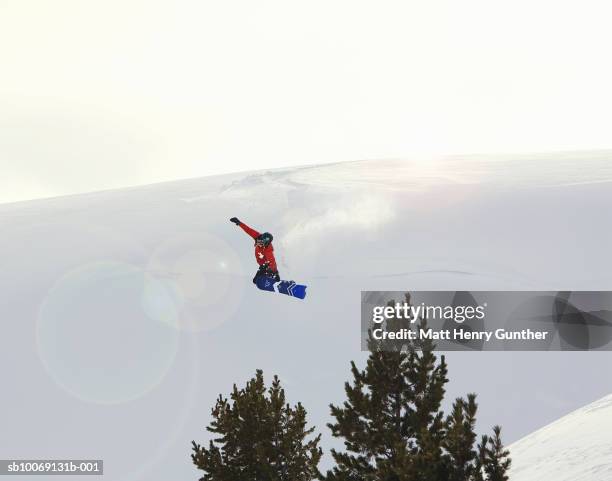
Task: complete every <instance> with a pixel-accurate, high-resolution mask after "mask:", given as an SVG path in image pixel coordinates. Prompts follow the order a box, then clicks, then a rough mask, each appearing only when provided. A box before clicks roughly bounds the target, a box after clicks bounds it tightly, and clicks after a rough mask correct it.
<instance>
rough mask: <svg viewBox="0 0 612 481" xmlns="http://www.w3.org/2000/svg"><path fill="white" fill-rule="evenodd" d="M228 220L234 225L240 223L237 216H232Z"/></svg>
mask: <svg viewBox="0 0 612 481" xmlns="http://www.w3.org/2000/svg"><path fill="white" fill-rule="evenodd" d="M230 222H233V223H234V224H236V225H240V221H239V220H238V217H232V218H231V219H230Z"/></svg>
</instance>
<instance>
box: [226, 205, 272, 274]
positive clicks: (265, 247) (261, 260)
mask: <svg viewBox="0 0 612 481" xmlns="http://www.w3.org/2000/svg"><path fill="white" fill-rule="evenodd" d="M230 222H233V223H234V224H236V225H237V226H238V227H240V228H241V229H242V230H243V231H245V232H246V233H247V234H248V235H250V236H251V237H252V238H253V239H255V260H256V261H257V264H258V265H259V269H258V270H257V273H256V274H255V277H253V283H254V284H257V279H259V278H260V277H262V276H263V277H267V278H269V279H272V280H274V281H276V282H278V281H280V275H279V273H278V268H277V267H276V259H274V247H272V240H273V236H272V234H270V233H269V232H264V233H263V234H260V233H259V232H257V231H256V230H255V229H252V228H250V227H249V226H248V225H246V224H245V223H243V222H240V220H238V218H237V217H232V218H231V219H230Z"/></svg>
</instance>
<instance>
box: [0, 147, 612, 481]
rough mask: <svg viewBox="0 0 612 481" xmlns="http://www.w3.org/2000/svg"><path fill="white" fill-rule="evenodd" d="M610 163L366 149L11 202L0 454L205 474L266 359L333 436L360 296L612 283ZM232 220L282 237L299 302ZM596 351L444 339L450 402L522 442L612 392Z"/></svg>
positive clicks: (152, 480) (3, 278)
mask: <svg viewBox="0 0 612 481" xmlns="http://www.w3.org/2000/svg"><path fill="white" fill-rule="evenodd" d="M609 158H610V153H609V152H599V153H589V154H580V155H578V154H567V155H560V154H555V155H553V156H548V157H546V156H540V157H538V156H535V157H533V156H525V157H522V158H502V159H497V160H496V161H495V162H492V163H491V162H488V160H489V159H486V158H478V157H474V158H459V159H447V160H441V161H423V162H419V161H406V162H404V161H391V160H390V161H364V162H352V163H341V164H334V165H324V166H318V167H307V168H299V169H284V170H274V171H261V172H251V173H241V174H235V175H229V176H221V177H211V178H202V179H193V180H186V181H180V182H171V183H164V184H157V185H151V186H146V187H139V188H133V189H122V190H116V191H107V192H97V193H92V194H87V195H78V196H70V197H62V198H55V199H47V200H40V201H32V202H23V203H16V204H6V205H0V293H1V295H0V313H1V314H2V319H1V326H2V333H1V335H0V378H1V379H3V382H4V385H3V389H2V399H1V400H0V404H1V406H2V408H3V409H1V410H0V452H2V453H3V457H4V458H5V459H6V458H11V457H13V458H24V459H29V458H53V457H55V458H59V459H65V458H71V457H73V458H79V457H80V458H103V459H104V460H105V461H106V469H105V475H106V476H107V477H108V479H112V480H113V481H124V480H126V481H128V480H129V481H134V480H139V479H147V480H148V481H158V480H159V481H162V480H164V481H165V480H167V479H197V473H196V472H195V471H194V469H193V467H192V465H191V462H190V459H189V446H190V442H191V440H192V439H196V440H198V441H201V442H204V441H205V440H206V436H207V435H206V433H205V431H204V429H203V428H204V426H205V424H206V423H208V421H209V408H210V407H211V406H212V404H213V403H214V401H215V399H216V397H217V395H218V394H219V393H227V392H228V391H229V390H230V389H231V386H232V384H233V383H234V382H236V383H240V384H242V383H243V382H244V381H245V380H246V379H248V378H249V377H250V376H252V375H253V373H254V372H255V369H257V368H262V369H263V370H264V372H265V373H266V375H267V377H268V378H270V377H271V376H272V375H273V374H278V375H279V376H280V378H281V380H282V381H283V383H284V385H285V386H286V388H287V394H288V397H289V399H290V400H292V401H293V400H294V401H297V400H300V401H302V402H303V403H304V405H305V406H306V408H307V409H308V412H309V419H310V421H311V422H312V424H314V425H316V426H317V427H318V429H319V430H320V432H322V433H323V442H324V448H326V449H327V448H329V447H330V445H332V444H333V440H331V439H330V436H329V432H328V431H327V430H326V428H325V423H326V422H328V421H329V408H328V405H329V403H330V402H335V403H337V402H341V400H342V398H343V384H344V382H345V381H346V380H347V379H348V376H349V361H350V360H356V361H357V362H358V363H360V362H363V360H364V358H365V354H364V353H362V352H360V350H359V349H360V338H359V335H360V332H359V315H360V308H359V299H360V291H361V290H366V289H379V290H387V289H392V290H417V289H459V290H463V289H491V290H493V289H544V290H546V289H569V288H571V289H611V288H612V280H611V277H610V274H609V273H610V271H611V270H612V258H611V256H610V250H609V249H610V245H612V228H611V227H610V225H609V219H608V217H606V210H604V209H607V206H609V205H612V189H611V188H610V182H612V168H611V164H610V162H609ZM232 216H238V217H239V218H241V219H242V220H244V221H245V222H247V223H249V224H251V225H252V226H253V227H255V228H258V229H261V230H268V231H270V232H272V233H273V234H274V237H275V241H274V245H275V251H276V254H277V260H278V264H279V269H280V272H281V275H283V276H284V277H289V278H293V279H295V280H298V281H303V282H305V283H307V284H308V285H309V288H308V297H307V299H306V300H305V301H300V300H296V299H291V298H287V297H285V296H278V295H274V294H268V293H263V292H260V291H257V290H256V289H254V288H253V287H252V285H251V277H252V275H253V273H254V270H255V261H254V259H253V246H252V241H251V240H250V239H249V238H248V237H247V236H246V235H245V234H244V233H243V232H242V231H241V230H240V229H238V228H236V227H235V226H234V225H233V224H231V223H230V222H229V220H228V219H229V218H230V217H232ZM588 354H589V356H588V357H585V356H582V357H580V356H576V355H573V354H571V353H569V354H568V353H523V354H521V355H517V354H513V353H449V354H448V356H447V359H448V361H449V365H450V378H451V383H450V384H449V386H448V399H453V398H454V397H455V396H459V395H464V394H465V393H466V392H477V393H478V396H479V403H480V409H479V428H480V429H482V431H488V430H489V428H490V426H492V425H494V424H501V425H502V426H503V428H504V435H505V439H506V440H509V441H512V440H515V439H518V438H519V437H521V436H524V435H525V434H527V433H529V432H531V431H532V430H533V429H534V428H535V427H537V426H541V425H542V424H544V423H546V422H550V421H552V420H554V419H556V418H558V417H559V416H560V415H561V413H564V412H569V411H570V410H571V409H575V408H576V407H578V406H581V405H584V404H585V403H586V402H588V400H590V399H594V398H597V397H599V396H602V395H603V394H605V393H606V392H612V379H602V378H601V376H600V375H599V374H598V373H597V370H596V369H593V366H597V365H606V364H607V363H609V360H608V359H609V354H608V353H588ZM499 373H503V375H501V376H500V375H499ZM567 379H571V380H572V381H571V383H569V382H568V381H567ZM325 463H327V466H328V465H329V458H325V460H324V466H325ZM23 480H24V481H26V480H27V477H26V478H23ZM74 481H77V478H75V479H74Z"/></svg>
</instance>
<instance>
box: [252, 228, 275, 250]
mask: <svg viewBox="0 0 612 481" xmlns="http://www.w3.org/2000/svg"><path fill="white" fill-rule="evenodd" d="M272 239H274V237H272V234H270V233H269V232H264V233H263V234H260V235H259V236H257V238H256V239H255V244H258V245H262V246H264V247H267V246H269V245H270V244H271V243H272Z"/></svg>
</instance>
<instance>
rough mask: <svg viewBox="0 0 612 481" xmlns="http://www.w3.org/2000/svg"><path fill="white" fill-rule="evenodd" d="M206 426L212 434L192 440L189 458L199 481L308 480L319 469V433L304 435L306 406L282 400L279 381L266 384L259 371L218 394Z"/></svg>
mask: <svg viewBox="0 0 612 481" xmlns="http://www.w3.org/2000/svg"><path fill="white" fill-rule="evenodd" d="M212 416H213V421H212V422H211V423H210V425H209V426H208V427H207V430H208V431H209V432H211V433H213V434H215V435H216V436H217V437H216V438H214V439H213V440H211V441H210V442H209V446H208V448H206V447H203V446H201V445H199V444H197V443H196V442H195V441H194V442H193V443H192V444H193V448H192V450H193V454H192V455H191V458H192V460H193V462H194V464H195V465H196V466H197V468H198V469H200V470H202V471H204V473H205V474H204V476H203V477H202V478H200V481H244V480H252V481H311V480H313V479H316V478H317V477H318V476H319V475H320V473H319V471H318V468H317V466H318V463H319V461H320V459H321V454H322V451H321V448H319V447H318V444H319V441H320V435H317V436H315V437H314V438H312V439H309V440H307V439H306V438H308V437H310V435H311V434H312V433H313V432H314V428H307V427H306V424H307V422H306V410H305V409H304V407H303V406H302V405H301V404H300V403H298V404H297V405H296V406H294V407H291V406H290V405H289V404H288V403H286V399H285V391H284V389H282V388H281V384H280V380H279V379H278V377H276V376H275V377H274V381H273V382H272V386H271V387H270V388H268V389H266V386H265V383H264V378H263V373H262V371H260V370H258V371H257V373H256V375H255V377H254V378H252V379H251V380H250V381H249V382H247V385H246V387H245V388H243V389H238V388H237V387H236V385H234V388H233V391H232V393H231V395H230V399H229V400H228V399H227V398H224V397H223V396H221V395H220V396H219V398H218V399H217V402H216V405H215V407H214V408H213V409H212Z"/></svg>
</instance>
